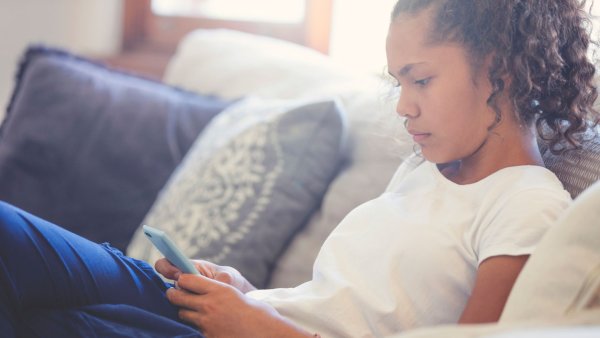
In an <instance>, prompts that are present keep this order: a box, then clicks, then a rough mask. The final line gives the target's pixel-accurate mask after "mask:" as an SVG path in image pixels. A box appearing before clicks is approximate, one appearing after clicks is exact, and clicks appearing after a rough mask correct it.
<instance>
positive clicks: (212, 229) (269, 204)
mask: <svg viewBox="0 0 600 338" xmlns="http://www.w3.org/2000/svg"><path fill="white" fill-rule="evenodd" d="M344 125H345V124H344V120H343V118H342V115H341V113H340V110H339V107H338V105H337V104H336V103H335V102H333V101H323V102H317V103H312V104H300V103H295V104H290V103H287V104H282V103H281V102H264V101H260V100H257V99H250V100H246V101H243V102H241V103H239V104H237V105H234V106H232V107H230V108H229V109H226V110H225V111H224V112H223V113H222V114H220V115H219V116H218V117H217V118H215V119H214V120H213V121H212V123H211V124H210V125H209V126H208V127H207V129H206V130H205V133H204V134H203V135H202V136H201V137H200V138H199V139H198V141H197V142H196V143H195V144H194V145H193V146H192V148H191V149H190V151H189V153H188V155H187V156H186V158H185V159H184V161H183V162H182V164H181V165H180V167H179V168H178V169H177V170H176V172H175V173H174V175H173V176H172V177H171V179H170V181H169V183H168V184H167V186H166V187H165V188H164V190H163V192H162V193H161V194H160V195H159V198H158V200H157V202H156V203H155V205H154V206H153V207H152V209H151V210H150V212H149V214H148V215H147V217H146V219H145V220H144V223H146V224H149V225H152V226H155V227H158V228H160V229H162V230H165V231H166V232H167V233H168V234H169V235H170V236H171V238H172V239H173V240H174V241H175V243H176V244H177V245H178V246H180V247H181V248H182V250H183V251H184V253H185V254H186V255H188V256H189V257H192V258H196V259H205V260H209V261H212V262H214V263H217V264H220V265H229V266H233V267H235V268H236V269H238V270H239V271H240V272H242V274H243V275H244V276H246V278H248V280H249V281H250V282H251V283H253V284H254V285H255V286H257V287H264V286H265V285H266V283H267V282H268V278H269V274H270V271H271V269H272V267H273V265H274V264H275V262H276V260H277V258H278V257H279V255H280V254H281V252H282V250H283V249H284V247H285V246H286V244H287V243H288V242H289V241H290V239H291V238H292V237H293V235H294V234H295V233H296V232H297V231H298V230H299V228H300V227H301V226H302V225H303V224H304V223H305V222H306V221H307V219H308V218H309V216H310V215H311V213H312V212H313V211H314V210H315V208H316V207H317V206H318V204H319V203H320V200H321V198H322V196H323V194H324V193H325V191H326V189H327V187H328V184H329V182H330V180H331V179H332V178H333V176H334V174H335V173H336V171H337V168H338V166H339V163H340V160H341V157H342V155H341V150H342V149H341V148H342V147H343V143H344V139H345V127H344ZM128 254H129V255H131V256H133V257H136V258H140V259H144V260H147V261H149V262H150V263H153V262H154V261H155V260H156V259H158V258H160V257H161V255H160V253H158V251H157V250H155V249H154V248H153V247H152V246H151V245H150V243H149V242H148V241H147V240H146V239H145V238H144V235H143V233H142V232H141V230H139V229H138V231H137V232H136V234H135V236H134V239H133V241H132V243H131V245H130V246H129V250H128Z"/></svg>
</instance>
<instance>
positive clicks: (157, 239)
mask: <svg viewBox="0 0 600 338" xmlns="http://www.w3.org/2000/svg"><path fill="white" fill-rule="evenodd" d="M143 229H144V234H145V235H146V237H147V238H148V239H149V240H150V241H151V242H152V244H154V246H155V247H156V248H157V249H158V250H159V251H160V252H161V253H162V254H163V255H164V256H165V258H166V259H167V260H168V261H169V262H171V264H173V265H175V266H176V267H178V268H179V269H180V270H181V271H183V272H185V273H190V274H194V275H199V274H200V273H199V272H198V270H197V269H196V267H195V266H194V264H192V261H190V260H189V259H188V258H187V257H186V256H185V255H184V254H183V253H182V252H181V250H179V248H177V246H175V243H173V241H171V239H170V238H169V236H167V234H166V233H165V232H164V231H162V230H158V229H156V228H153V227H151V226H149V225H144V226H143Z"/></svg>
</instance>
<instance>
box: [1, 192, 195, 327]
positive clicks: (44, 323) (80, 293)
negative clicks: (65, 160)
mask: <svg viewBox="0 0 600 338" xmlns="http://www.w3.org/2000/svg"><path fill="white" fill-rule="evenodd" d="M168 287H169V285H168V284H166V283H164V282H163V281H162V280H161V278H160V277H159V276H158V275H157V274H156V273H155V272H154V271H153V269H152V267H151V266H149V265H148V264H146V263H145V262H143V261H139V260H135V259H132V258H130V257H126V256H124V255H123V254H122V253H121V252H120V251H119V250H117V249H114V248H111V247H110V246H109V245H108V244H102V245H99V244H96V243H93V242H90V241H88V240H86V239H84V238H82V237H80V236H78V235H75V234H73V233H71V232H69V231H67V230H64V229H62V228H60V227H58V226H56V225H54V224H51V223H49V222H47V221H44V220H42V219H40V218H38V217H35V216H33V215H31V214H29V213H27V212H25V211H23V210H20V209H17V208H15V207H13V206H11V205H9V204H6V203H2V202H0V297H1V298H0V299H1V302H0V332H2V337H11V336H44V337H48V336H56V337H59V336H61V337H65V336H73V335H74V333H77V334H76V335H78V336H86V337H87V336H92V337H93V336H96V335H97V336H103V337H107V336H108V337H111V336H117V337H118V336H123V335H127V334H128V335H129V336H131V335H135V336H155V337H158V336H162V337H170V336H190V335H196V336H201V335H200V334H199V333H198V332H197V331H195V330H193V329H192V328H190V327H189V326H187V325H184V324H181V323H180V322H178V320H177V308H176V307H174V306H173V305H171V304H170V303H169V302H168V301H167V299H166V297H165V290H166V289H167V288H168ZM159 328H160V329H159ZM133 332H136V334H133ZM91 333H94V335H91Z"/></svg>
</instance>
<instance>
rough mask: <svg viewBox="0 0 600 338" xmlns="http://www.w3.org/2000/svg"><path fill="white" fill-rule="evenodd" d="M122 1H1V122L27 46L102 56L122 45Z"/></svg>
mask: <svg viewBox="0 0 600 338" xmlns="http://www.w3.org/2000/svg"><path fill="white" fill-rule="evenodd" d="M121 7H122V6H121V0H0V118H2V117H3V116H4V113H5V107H6V105H7V104H8V100H9V96H10V93H11V92H12V90H13V84H14V74H15V72H16V69H17V65H18V62H19V59H20V57H21V54H22V53H23V51H24V49H25V48H26V46H27V45H28V44H30V43H44V44H47V45H50V46H57V47H61V48H66V49H68V50H70V51H73V52H75V53H80V54H85V55H93V56H105V55H111V54H114V53H115V52H117V51H118V49H119V47H120V44H121V27H122V26H121V13H122V11H121Z"/></svg>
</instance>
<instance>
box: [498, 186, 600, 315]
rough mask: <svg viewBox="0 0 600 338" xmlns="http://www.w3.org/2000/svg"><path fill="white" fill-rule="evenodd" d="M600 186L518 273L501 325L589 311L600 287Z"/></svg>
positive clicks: (578, 202) (579, 203) (579, 202)
mask: <svg viewBox="0 0 600 338" xmlns="http://www.w3.org/2000/svg"><path fill="white" fill-rule="evenodd" d="M599 206H600V182H596V183H595V184H594V185H592V186H591V187H590V188H588V189H587V190H586V191H584V192H583V193H582V194H581V195H579V197H578V198H577V199H576V200H575V202H574V203H573V205H572V206H571V207H569V209H567V211H566V212H565V214H564V215H563V217H561V218H560V219H559V220H558V222H557V223H556V225H555V226H554V227H553V228H551V229H550V230H549V231H548V233H547V234H546V235H545V236H544V238H543V239H542V241H541V242H540V244H539V245H538V247H537V248H536V250H535V251H534V253H533V254H532V255H531V257H530V259H529V261H528V262H527V264H526V265H525V267H524V269H523V271H522V272H521V274H520V275H519V278H518V279H517V281H516V283H515V286H514V288H513V291H512V292H511V294H510V296H509V299H508V302H507V304H506V306H505V308H504V312H503V314H502V317H501V319H500V320H501V321H503V322H508V321H519V320H524V319H531V318H547V317H549V316H559V315H564V314H566V313H570V312H573V311H578V310H581V309H582V308H585V307H587V306H588V305H589V304H590V303H591V302H593V301H594V300H595V297H597V292H598V288H599V286H600V208H599Z"/></svg>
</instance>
